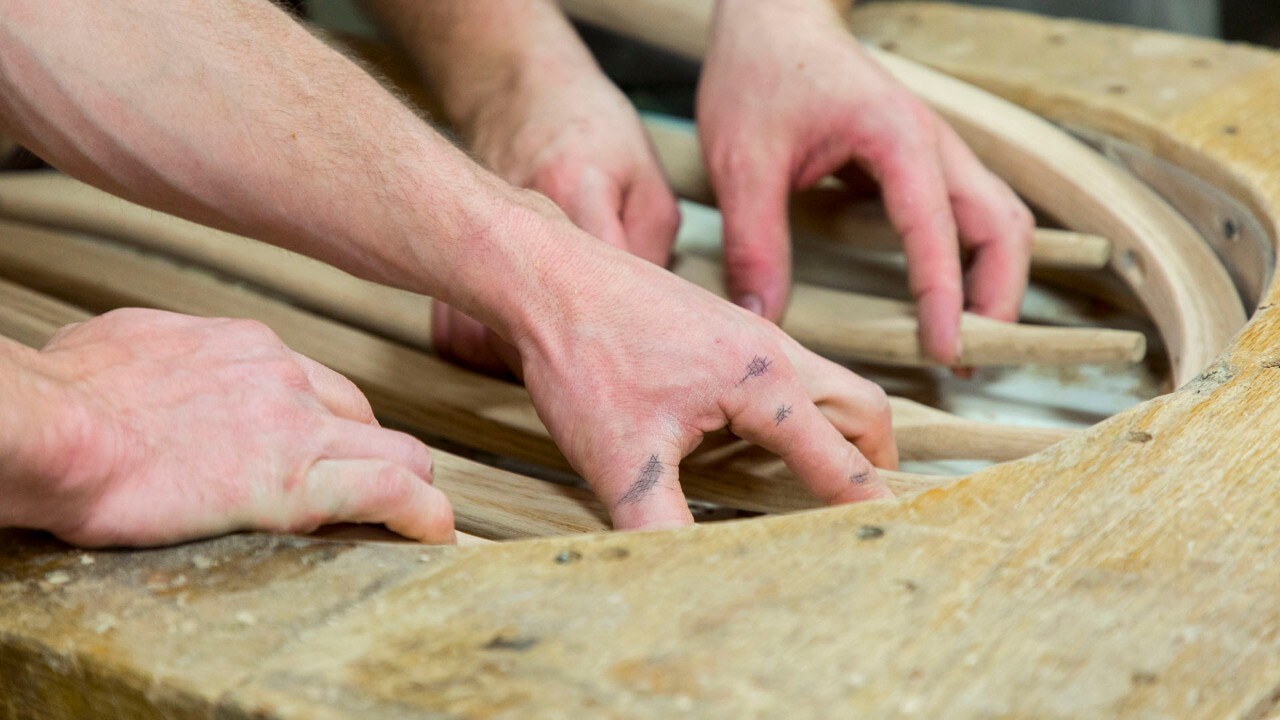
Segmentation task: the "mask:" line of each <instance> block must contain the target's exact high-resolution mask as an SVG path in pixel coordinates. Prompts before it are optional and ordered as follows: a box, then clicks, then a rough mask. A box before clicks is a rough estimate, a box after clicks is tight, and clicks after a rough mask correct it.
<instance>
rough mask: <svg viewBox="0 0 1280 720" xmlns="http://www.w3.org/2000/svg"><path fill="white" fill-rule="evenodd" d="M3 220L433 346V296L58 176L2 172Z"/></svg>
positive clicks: (0, 209) (53, 173) (414, 343)
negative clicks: (247, 286) (143, 253)
mask: <svg viewBox="0 0 1280 720" xmlns="http://www.w3.org/2000/svg"><path fill="white" fill-rule="evenodd" d="M0 216H2V217H7V218H12V219H15V220H22V221H26V222H30V223H34V224H39V225H48V226H52V227H61V228H66V229H69V230H79V231H81V232H87V233H94V234H98V235H103V236H107V237H114V238H119V239H124V240H127V241H128V242H129V243H130V244H134V245H137V246H139V247H143V248H147V249H150V250H155V251H156V252H163V253H167V254H169V255H172V256H174V257H177V258H181V259H183V260H186V261H188V262H194V263H198V264H200V265H203V266H205V267H208V268H210V269H213V270H216V271H218V272H221V273H225V274H227V275H230V276H232V277H235V278H238V279H241V280H244V281H247V282H250V283H253V284H254V285H257V286H258V287H261V288H263V289H266V290H269V291H271V292H275V293H279V294H280V295H282V296H284V297H286V298H288V299H289V300H290V301H292V302H295V303H297V304H299V305H301V306H302V307H305V308H308V309H311V310H315V311H317V312H321V313H324V314H325V315H328V316H330V317H334V318H337V319H339V320H342V321H344V322H347V323H351V324H353V325H356V326H359V327H363V328H368V329H369V330H372V331H373V332H376V333H378V334H380V335H383V336H385V337H389V338H393V339H395V340H399V341H400V342H403V343H407V344H409V345H412V346H415V347H422V348H429V347H430V346H431V299H430V298H427V297H425V296H422V295H416V294H414V293H410V292H405V291H403V290H397V289H395V288H390V287H386V286H384V285H379V284H377V283H371V282H368V281H365V280H361V279H360V278H357V277H354V276H352V275H349V274H347V273H345V272H342V271H341V270H338V269H337V268H335V267H333V266H331V265H328V264H326V263H323V262H320V261H318V260H313V259H311V258H309V257H306V256H304V255H299V254H297V253H293V252H289V251H288V250H282V249H280V248H277V247H274V246H271V245H267V244H265V243H260V242H256V241H253V240H249V239H247V238H244V237H240V236H238V235H233V234H231V233H227V232H223V231H221V230H215V229H213V228H209V227H205V226H203V225H199V224H197V223H193V222H190V221H187V220H183V219H182V218H178V217H174V216H172V215H168V214H165V213H161V212H156V211H154V210H150V209H148V208H144V207H142V206H140V205H135V204H133V203H130V202H128V201H125V200H122V199H120V198H117V197H115V196H113V195H111V194H110V193H106V192H103V191H101V190H98V189H97V188H95V187H92V186H90V185H86V184H84V183H82V182H79V181H77V180H74V179H72V178H69V177H67V176H66V175H63V174H62V173H59V172H56V171H52V170H50V171H39V172H22V173H8V174H0Z"/></svg>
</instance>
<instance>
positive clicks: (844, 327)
mask: <svg viewBox="0 0 1280 720" xmlns="http://www.w3.org/2000/svg"><path fill="white" fill-rule="evenodd" d="M673 269H674V271H675V273H676V274H677V275H679V276H680V277H682V278H684V279H685V280H688V281H690V282H692V283H694V284H696V285H700V286H702V287H703V288H706V289H707V290H710V291H712V292H718V293H720V294H721V295H723V294H724V278H723V273H722V268H721V266H720V265H718V264H716V263H714V262H710V261H708V260H705V259H702V258H698V257H695V256H685V257H681V258H679V259H678V260H677V261H676V263H675V266H674V268H673ZM916 328H917V321H916V318H915V306H914V305H912V304H910V303H904V302H900V301H897V300H888V299H885V298H877V297H872V296H869V295H859V294H856V293H849V292H843V291H840V290H830V289H827V288H820V287H815V286H811V285H804V284H799V285H796V286H795V287H794V288H793V290H792V294H791V306H790V308H789V309H788V311H787V315H786V317H784V318H783V320H782V329H783V330H786V331H787V333H788V334H790V335H791V336H792V337H794V338H795V339H796V340H799V341H800V342H801V343H802V344H804V345H805V346H806V347H809V348H811V349H813V350H816V351H818V352H820V353H823V354H825V355H830V356H832V357H836V358H840V359H845V360H860V361H863V362H874V363H883V364H886V365H905V366H925V365H932V364H934V363H933V361H931V360H930V359H929V358H928V357H927V356H925V354H924V351H923V349H922V348H921V347H920V336H919V333H918V332H917V330H916ZM960 342H961V350H960V364H961V365H974V366H979V365H1028V364H1043V365H1078V364H1081V363H1134V362H1138V361H1139V360H1141V359H1142V358H1143V356H1144V355H1145V354H1146V350H1147V341H1146V338H1145V337H1144V336H1143V335H1142V333H1137V332H1132V331H1128V330H1108V329H1104V328H1057V327H1041V326H1035V325H1016V324H1011V323H1003V322H999V321H997V320H991V319H989V318H984V317H982V316H980V315H974V314H972V313H965V314H964V316H963V317H962V318H961V321H960Z"/></svg>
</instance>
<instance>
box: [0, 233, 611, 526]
mask: <svg viewBox="0 0 1280 720" xmlns="http://www.w3.org/2000/svg"><path fill="white" fill-rule="evenodd" d="M4 235H5V236H6V239H8V238H12V234H11V233H10V232H9V231H8V229H5V232H4ZM62 257H63V258H64V259H65V257H66V256H65V255H63V256H62ZM104 269H106V268H104ZM91 317H92V314H91V313H88V312H85V311H84V310H82V309H80V308H78V307H74V306H71V305H68V304H66V303H63V302H60V301H58V300H55V299H53V298H50V297H48V296H45V295H42V294H40V293H37V292H35V291H32V290H29V289H27V288H24V287H20V286H18V285H14V284H12V283H10V282H6V281H4V280H0V335H3V336H5V337H8V338H10V339H12V340H16V341H18V342H20V343H23V344H24V345H29V346H31V347H37V348H38V347H41V346H42V345H44V344H45V343H46V342H48V340H49V338H50V337H51V336H52V335H53V333H54V332H56V331H57V329H58V328H60V327H62V326H64V325H68V324H70V323H77V322H83V321H85V320H88V319H90V318H91ZM432 457H433V459H434V461H435V470H436V474H435V485H436V487H438V488H439V489H441V490H442V491H444V493H445V494H446V495H448V496H449V500H450V502H451V503H452V504H453V511H454V522H455V524H456V525H457V527H458V529H459V530H461V531H463V532H464V533H474V534H475V535H479V536H481V537H484V538H490V539H497V540H513V539H518V538H528V537H544V536H549V535H565V534H571V533H586V532H602V531H605V530H608V529H609V527H610V525H609V520H608V513H607V511H605V509H604V507H602V506H601V504H600V501H599V500H597V499H596V497H595V495H593V494H592V493H591V492H589V491H587V490H582V489H579V488H574V487H568V486H565V485H557V484H555V483H549V482H543V481H541V480H534V479H532V478H527V477H525V476H523V475H517V474H515V473H510V472H507V471H505V470H499V469H497V468H492V467H489V466H487V465H481V464H480V463H477V462H474V461H471V460H467V459H466V458H462V457H458V456H457V455H453V454H451V453H447V452H443V451H441V450H433V451H432Z"/></svg>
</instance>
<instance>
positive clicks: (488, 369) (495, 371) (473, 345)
mask: <svg viewBox="0 0 1280 720" xmlns="http://www.w3.org/2000/svg"><path fill="white" fill-rule="evenodd" d="M493 337H494V336H493V334H492V333H491V332H490V331H489V329H488V328H486V327H485V326H484V325H483V324H481V323H480V322H479V321H478V320H475V319H473V318H472V317H470V316H469V315H466V314H465V313H462V312H460V311H458V310H456V309H454V308H452V307H450V306H448V305H446V304H444V303H442V302H439V301H436V302H434V303H432V306H431V345H432V349H433V350H434V351H435V353H436V355H439V356H440V357H442V358H444V359H445V360H448V361H449V362H452V363H455V364H458V365H462V366H463V367H468V368H471V369H472V370H476V371H479V372H482V373H485V374H486V375H493V376H497V377H503V376H506V375H507V374H508V371H507V369H508V365H507V363H506V362H504V360H503V358H502V356H501V354H500V353H498V352H495V350H494V345H493Z"/></svg>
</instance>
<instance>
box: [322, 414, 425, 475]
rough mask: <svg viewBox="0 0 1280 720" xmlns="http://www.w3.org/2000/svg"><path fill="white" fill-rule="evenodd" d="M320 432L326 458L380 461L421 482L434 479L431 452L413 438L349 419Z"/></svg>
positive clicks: (339, 421) (332, 423)
mask: <svg viewBox="0 0 1280 720" xmlns="http://www.w3.org/2000/svg"><path fill="white" fill-rule="evenodd" d="M322 433H323V437H322V438H321V440H322V444H321V447H322V448H323V449H324V455H323V457H324V458H325V459H330V460H382V461H384V462H389V463H394V464H396V465H399V466H401V467H404V468H407V469H408V470H409V471H410V472H412V473H414V474H416V475H417V476H418V477H420V478H422V480H423V481H424V482H428V483H429V482H431V481H432V478H433V477H434V472H435V463H434V462H433V461H432V459H431V449H430V448H428V447H427V446H426V445H424V444H423V443H422V441H421V440H418V439H417V438H415V437H413V436H412V435H408V434H406V433H402V432H396V431H395V430H386V429H384V428H379V427H373V426H371V425H364V424H362V423H357V422H352V421H350V420H334V421H332V422H331V423H329V424H328V425H327V426H325V428H324V429H323V430H322Z"/></svg>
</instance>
